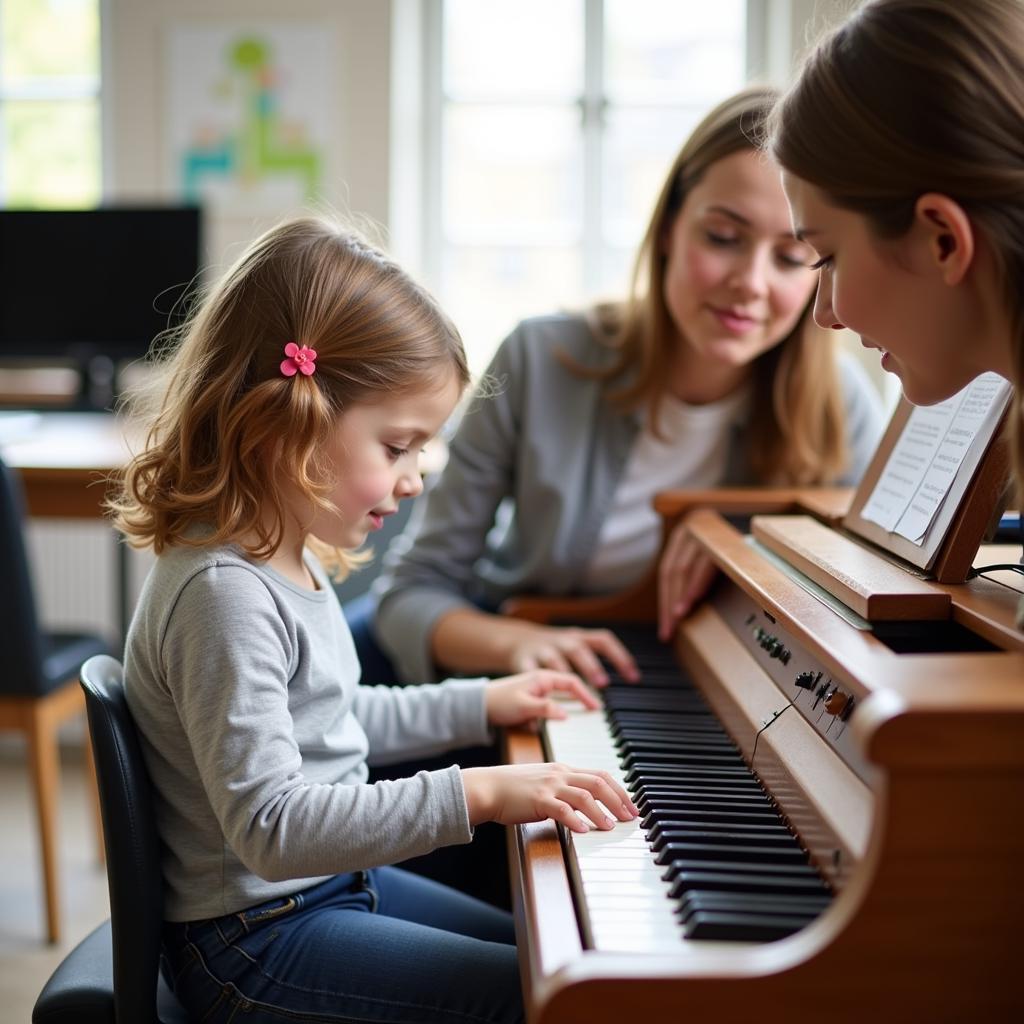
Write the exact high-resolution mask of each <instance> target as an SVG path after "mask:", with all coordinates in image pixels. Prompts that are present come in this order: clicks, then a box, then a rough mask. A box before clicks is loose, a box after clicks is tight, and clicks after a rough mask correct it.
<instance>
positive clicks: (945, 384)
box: [782, 173, 1002, 405]
mask: <svg viewBox="0 0 1024 1024" xmlns="http://www.w3.org/2000/svg"><path fill="white" fill-rule="evenodd" d="M782 180H783V183H784V186H785V189H786V193H787V195H788V196H789V200H790V203H791V205H792V211H793V222H794V227H795V229H796V230H797V231H799V232H800V233H801V236H803V237H806V238H807V241H808V242H809V243H810V244H811V245H812V246H813V248H814V249H815V251H816V254H817V255H818V256H819V257H820V259H819V260H818V264H819V265H820V268H821V270H820V279H819V281H818V290H817V296H816V299H815V304H814V318H815V320H816V321H817V322H818V323H819V324H820V325H821V326H822V327H826V328H827V327H836V328H838V327H847V328H849V329H850V330H851V331H855V332H856V333H857V334H859V335H860V336H861V341H862V343H863V344H864V345H865V346H866V347H868V348H875V349H878V350H879V351H880V352H881V354H882V355H881V360H882V368H883V369H884V370H887V371H888V372H890V373H894V374H896V376H897V377H899V379H900V382H901V383H902V385H903V391H904V393H905V394H906V396H907V398H909V399H910V401H911V402H913V403H914V404H916V405H931V404H933V403H935V402H939V401H942V400H944V399H946V398H949V397H950V395H953V394H955V393H956V392H957V391H959V390H960V389H961V388H962V387H964V386H965V385H966V384H968V383H969V382H970V381H971V380H972V379H973V378H974V377H976V376H977V375H978V374H979V373H982V372H983V371H985V370H988V369H996V370H1002V367H1001V366H1000V365H999V364H998V361H995V360H993V359H992V358H991V353H990V352H989V348H988V347H986V345H985V344H983V337H984V335H983V331H982V329H981V326H980V325H981V323H982V320H983V318H982V316H981V314H980V312H979V309H978V307H977V306H976V305H975V303H974V302H973V301H972V295H971V291H970V289H969V288H968V287H966V286H958V287H950V286H948V285H946V284H945V283H944V281H943V278H942V274H941V267H939V266H938V263H937V261H936V258H935V256H934V252H935V244H934V239H933V237H932V236H933V229H932V228H930V227H929V226H928V222H927V219H926V220H925V221H924V222H923V226H922V224H921V223H918V221H917V220H915V223H914V224H913V225H912V226H911V228H910V229H909V230H908V231H907V233H906V235H904V236H903V237H901V238H899V239H897V240H894V241H883V240H881V239H879V238H878V237H876V235H875V233H874V232H873V231H872V229H871V227H870V225H869V224H868V222H867V220H865V218H864V217H862V216H861V215H860V214H858V213H854V212H852V211H850V210H844V209H840V208H839V207H837V206H834V205H832V204H831V203H829V202H828V201H827V200H826V199H825V197H824V195H823V194H822V192H821V190H820V189H817V188H815V187H814V186H813V185H810V184H809V183H807V182H805V181H803V180H801V179H800V178H797V177H794V176H793V175H791V174H788V173H787V174H783V176H782ZM965 339H971V343H970V344H965Z"/></svg>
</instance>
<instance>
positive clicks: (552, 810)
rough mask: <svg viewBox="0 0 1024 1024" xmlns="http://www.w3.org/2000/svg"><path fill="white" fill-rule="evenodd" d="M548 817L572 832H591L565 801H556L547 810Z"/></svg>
mask: <svg viewBox="0 0 1024 1024" xmlns="http://www.w3.org/2000/svg"><path fill="white" fill-rule="evenodd" d="M547 811H548V817H549V818H551V819H553V820H554V821H557V822H558V823H559V824H561V825H564V826H565V827H566V828H567V829H569V831H570V832H589V831H590V829H588V828H587V823H586V822H585V821H582V820H581V819H580V816H579V815H578V814H577V813H576V811H575V810H574V809H573V808H572V807H571V806H570V805H569V804H567V803H565V802H564V801H563V800H554V801H553V802H552V804H551V806H550V807H548V808H547Z"/></svg>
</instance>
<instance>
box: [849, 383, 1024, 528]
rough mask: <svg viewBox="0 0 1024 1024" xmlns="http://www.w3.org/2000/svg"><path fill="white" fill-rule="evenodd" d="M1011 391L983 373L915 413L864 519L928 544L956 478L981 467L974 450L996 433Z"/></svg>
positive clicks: (884, 472)
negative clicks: (977, 443) (981, 440)
mask: <svg viewBox="0 0 1024 1024" xmlns="http://www.w3.org/2000/svg"><path fill="white" fill-rule="evenodd" d="M1009 393H1010V385H1009V384H1008V383H1007V381H1005V380H1004V379H1003V378H1002V377H1000V376H999V375H998V374H996V373H984V374H982V375H981V376H980V377H978V378H976V379H975V380H973V381H971V383H970V384H968V385H967V387H965V388H964V389H963V390H962V391H960V392H958V393H957V394H955V395H954V396H953V397H952V398H949V399H947V400H946V401H945V402H940V403H939V404H938V405H933V406H919V407H918V408H916V409H914V411H913V412H912V413H911V415H910V418H909V420H908V421H907V423H906V425H905V426H904V428H903V433H902V434H901V435H900V438H899V440H898V441H897V443H896V445H895V447H894V448H893V450H892V452H891V453H890V455H889V459H888V461H887V462H886V464H885V469H884V470H883V471H882V474H881V476H880V477H879V478H878V482H877V483H876V485H875V489H874V491H872V493H871V496H870V497H869V498H868V500H867V502H866V503H865V505H864V509H863V511H862V512H861V516H862V517H863V518H864V519H867V520H868V521H870V522H873V523H877V524H878V525H879V526H881V527H882V528H883V529H884V530H887V531H889V532H890V533H896V534H899V535H900V536H901V537H905V538H906V539H907V540H909V541H911V542H913V543H914V544H918V545H921V544H924V543H925V542H926V541H927V539H928V535H929V531H930V530H931V528H932V524H933V523H934V521H935V517H936V516H937V515H938V513H939V511H940V509H941V508H942V506H943V503H944V502H945V500H946V496H947V495H948V494H949V491H950V489H951V488H952V486H953V484H954V482H955V481H956V479H957V476H958V475H959V474H960V473H961V472H964V471H967V472H969V471H970V470H972V469H973V467H974V465H976V464H977V458H978V455H977V453H975V454H974V457H973V458H972V452H971V446H972V443H973V441H974V439H975V438H976V437H983V438H985V437H989V436H990V435H991V433H992V431H993V430H994V429H995V425H996V422H997V421H998V419H999V417H1000V415H1001V414H1002V410H1003V408H1004V406H1005V404H1006V400H1007V398H1008V396H1009Z"/></svg>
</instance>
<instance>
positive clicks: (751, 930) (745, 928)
mask: <svg viewBox="0 0 1024 1024" xmlns="http://www.w3.org/2000/svg"><path fill="white" fill-rule="evenodd" d="M812 920H814V918H813V917H792V916H783V915H778V916H762V915H760V914H742V913H733V914H729V913H722V912H719V911H709V910H701V911H700V912H698V913H696V914H694V915H693V917H691V918H690V919H689V920H688V921H687V922H686V924H685V925H684V926H683V934H684V935H685V936H686V937H687V938H688V939H708V940H711V939H717V940H719V941H725V942H773V941H775V940H777V939H784V938H786V937H787V936H789V935H792V934H793V933H794V932H798V931H800V929H801V928H806V927H807V925H808V924H810V922H811V921H812Z"/></svg>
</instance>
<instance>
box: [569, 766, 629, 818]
mask: <svg viewBox="0 0 1024 1024" xmlns="http://www.w3.org/2000/svg"><path fill="white" fill-rule="evenodd" d="M567 781H568V782H569V783H570V784H571V785H573V786H577V787H579V788H581V789H586V790H587V791H588V792H589V793H592V794H593V795H594V796H596V797H597V798H598V799H599V800H600V801H601V803H603V804H604V805H605V807H607V808H608V810H609V811H611V812H612V813H614V814H616V816H617V817H619V818H620V819H621V820H622V821H629V820H630V819H631V818H635V817H636V815H637V809H636V806H635V805H634V803H633V801H632V800H631V799H630V798H629V794H628V793H627V792H626V791H625V790H624V789H623V788H622V786H620V785H619V784H618V783H617V782H616V781H615V780H614V779H613V778H612V777H611V775H609V774H608V772H605V771H593V772H587V771H579V770H577V769H572V774H570V775H569V777H568V779H567Z"/></svg>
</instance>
